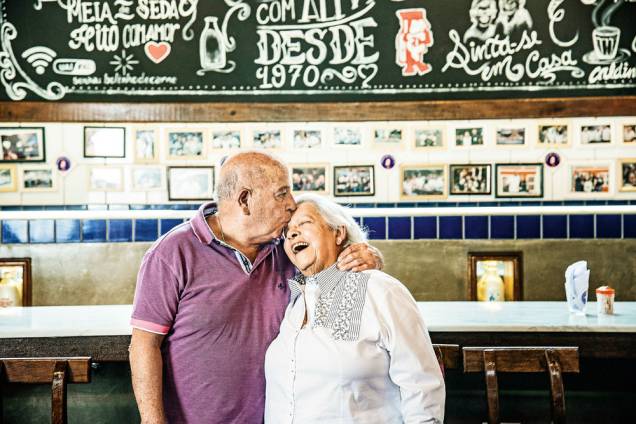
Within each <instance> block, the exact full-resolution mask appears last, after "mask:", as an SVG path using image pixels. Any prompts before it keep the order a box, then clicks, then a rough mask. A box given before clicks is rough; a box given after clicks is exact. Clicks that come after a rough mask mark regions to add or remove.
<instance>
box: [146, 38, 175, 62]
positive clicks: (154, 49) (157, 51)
mask: <svg viewBox="0 0 636 424" xmlns="http://www.w3.org/2000/svg"><path fill="white" fill-rule="evenodd" d="M144 49H145V51H146V56H148V58H149V59H150V60H152V61H153V62H155V63H160V62H162V61H163V60H164V59H165V58H166V57H168V55H169V54H170V49H171V46H170V43H166V42H165V41H161V42H159V43H157V42H156V41H148V42H147V43H146V45H145V46H144Z"/></svg>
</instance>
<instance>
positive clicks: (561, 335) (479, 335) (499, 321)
mask: <svg viewBox="0 0 636 424" xmlns="http://www.w3.org/2000/svg"><path fill="white" fill-rule="evenodd" d="M418 305H419V307H420V310H421V312H422V314H423V316H424V320H425V321H426V324H427V326H428V329H429V331H430V333H431V338H432V340H433V342H434V343H454V344H459V345H460V346H547V345H554V346H578V347H579V348H580V355H581V357H582V358H599V359H600V358H605V359H609V358H636V302H617V303H616V307H615V312H616V313H615V315H611V316H597V314H596V304H595V302H591V303H590V304H588V306H587V314H586V315H585V316H577V315H573V314H570V313H568V310H567V306H566V304H565V302H501V303H499V302H497V303H494V302H493V303H487V302H418ZM131 309H132V306H131V305H103V306H42V307H30V308H5V309H0V339H3V340H2V341H1V342H0V357H28V356H91V357H93V360H94V361H96V362H112V361H117V362H118V361H127V359H128V344H129V341H130V334H131V327H130V325H129V319H130V314H131Z"/></svg>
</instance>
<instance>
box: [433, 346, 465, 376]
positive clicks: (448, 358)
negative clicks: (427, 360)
mask: <svg viewBox="0 0 636 424" xmlns="http://www.w3.org/2000/svg"><path fill="white" fill-rule="evenodd" d="M433 350H435V356H436V357H437V362H438V363H439V367H440V368H441V369H442V375H444V374H445V370H446V369H455V368H459V345H455V344H435V343H433Z"/></svg>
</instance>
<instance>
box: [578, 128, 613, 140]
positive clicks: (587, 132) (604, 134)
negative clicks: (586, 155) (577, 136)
mask: <svg viewBox="0 0 636 424" xmlns="http://www.w3.org/2000/svg"><path fill="white" fill-rule="evenodd" d="M611 143H612V126H611V125H609V124H606V125H583V126H581V144H583V145H585V144H611Z"/></svg>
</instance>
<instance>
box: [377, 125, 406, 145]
mask: <svg viewBox="0 0 636 424" xmlns="http://www.w3.org/2000/svg"><path fill="white" fill-rule="evenodd" d="M371 135H372V136H373V145H374V146H375V147H381V148H387V147H396V148H399V147H400V146H401V145H402V141H403V140H404V129H402V128H399V127H376V128H373V130H372V134H371Z"/></svg>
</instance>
